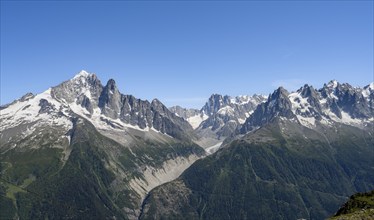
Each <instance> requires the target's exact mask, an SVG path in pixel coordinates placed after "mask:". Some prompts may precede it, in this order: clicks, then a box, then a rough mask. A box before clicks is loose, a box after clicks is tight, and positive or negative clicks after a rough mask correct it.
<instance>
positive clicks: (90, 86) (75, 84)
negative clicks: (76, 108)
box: [51, 70, 103, 104]
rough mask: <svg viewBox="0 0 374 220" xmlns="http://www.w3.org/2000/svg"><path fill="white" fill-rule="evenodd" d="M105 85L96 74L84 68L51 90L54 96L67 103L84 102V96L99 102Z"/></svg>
mask: <svg viewBox="0 0 374 220" xmlns="http://www.w3.org/2000/svg"><path fill="white" fill-rule="evenodd" d="M102 90H103V86H102V84H101V82H100V80H99V79H98V78H97V76H96V75H95V74H92V73H88V72H86V71H84V70H82V71H80V72H79V73H78V74H76V75H75V76H74V77H73V78H72V79H70V80H67V81H65V82H63V83H61V84H59V85H58V86H55V87H53V88H52V90H51V95H52V97H54V98H56V99H57V100H61V101H63V102H66V103H73V102H75V103H77V104H82V101H83V99H84V96H85V97H86V98H88V99H90V100H91V102H94V103H97V101H98V99H99V97H100V94H101V92H102Z"/></svg>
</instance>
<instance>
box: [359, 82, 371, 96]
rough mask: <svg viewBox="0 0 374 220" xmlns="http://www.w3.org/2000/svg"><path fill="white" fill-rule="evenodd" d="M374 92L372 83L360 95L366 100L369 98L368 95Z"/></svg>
mask: <svg viewBox="0 0 374 220" xmlns="http://www.w3.org/2000/svg"><path fill="white" fill-rule="evenodd" d="M372 92H374V82H372V83H370V84H369V86H368V87H367V88H366V89H363V90H362V95H363V96H364V97H365V98H368V97H369V96H370V93H372Z"/></svg>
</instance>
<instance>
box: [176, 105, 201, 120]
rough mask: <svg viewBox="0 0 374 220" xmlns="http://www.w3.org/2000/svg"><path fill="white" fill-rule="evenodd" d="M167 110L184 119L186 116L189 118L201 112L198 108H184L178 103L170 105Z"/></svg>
mask: <svg viewBox="0 0 374 220" xmlns="http://www.w3.org/2000/svg"><path fill="white" fill-rule="evenodd" d="M169 110H170V111H171V112H173V113H175V114H176V115H177V116H179V117H182V118H184V119H187V118H190V117H193V116H196V115H200V114H201V112H200V110H198V109H192V108H191V109H186V108H182V107H181V106H179V105H177V106H173V107H170V108H169Z"/></svg>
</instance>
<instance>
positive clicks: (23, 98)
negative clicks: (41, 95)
mask: <svg viewBox="0 0 374 220" xmlns="http://www.w3.org/2000/svg"><path fill="white" fill-rule="evenodd" d="M34 97H35V95H34V94H32V93H31V92H28V93H26V94H25V95H23V96H22V97H21V98H20V99H19V100H20V101H21V102H23V101H27V100H29V99H32V98H34Z"/></svg>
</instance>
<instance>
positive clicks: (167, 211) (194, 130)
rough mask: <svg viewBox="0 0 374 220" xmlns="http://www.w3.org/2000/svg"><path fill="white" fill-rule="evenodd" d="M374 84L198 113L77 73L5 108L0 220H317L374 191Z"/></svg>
mask: <svg viewBox="0 0 374 220" xmlns="http://www.w3.org/2000/svg"><path fill="white" fill-rule="evenodd" d="M373 102H374V83H370V84H369V85H368V86H365V87H363V88H358V87H353V86H351V85H349V84H347V83H343V84H341V83H339V82H337V81H335V80H333V81H330V82H329V83H327V84H325V85H324V86H323V87H322V88H320V89H314V88H313V87H312V86H310V85H304V86H303V87H301V88H300V89H299V90H297V91H295V92H289V91H287V90H286V89H284V88H282V87H280V88H278V89H276V90H275V91H274V92H273V93H271V94H270V95H269V96H263V95H252V96H237V97H230V96H227V95H220V94H213V95H212V96H211V97H210V98H209V99H208V100H207V102H206V104H205V105H204V106H203V107H202V108H201V109H186V108H183V107H180V106H175V107H170V108H167V107H166V106H165V105H164V104H162V102H161V101H159V100H158V99H154V100H152V101H147V100H141V99H137V98H135V97H134V96H132V95H124V94H121V93H120V91H119V90H118V88H117V86H116V83H115V81H114V80H113V79H110V80H109V81H108V82H107V83H106V85H103V84H102V83H101V81H100V80H99V79H98V78H97V76H96V75H95V74H91V73H87V72H86V71H81V72H80V73H78V74H77V75H76V76H74V77H73V78H72V79H70V80H67V81H65V82H62V83H61V84H59V85H57V86H54V87H51V88H49V89H48V90H46V91H45V92H43V93H40V94H37V95H33V94H31V93H28V94H26V95H24V96H23V97H21V98H20V99H18V100H15V101H14V102H12V103H10V104H7V105H4V106H1V107H0V120H1V124H0V195H1V197H0V207H2V208H1V210H4V211H2V212H1V213H0V219H18V218H20V219H40V218H48V219H51V218H53V219H54V218H73V219H79V218H93V219H103V218H109V219H161V218H165V219H301V218H305V219H321V218H326V217H329V216H331V215H333V214H334V213H335V212H336V210H337V209H338V208H339V206H340V205H341V204H342V203H343V202H344V201H345V200H346V199H347V197H348V196H349V195H351V194H353V193H355V192H363V191H369V190H372V189H373V188H374V159H373V158H374V151H373V146H374V139H373V132H374V130H373V128H374V103H373Z"/></svg>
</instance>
